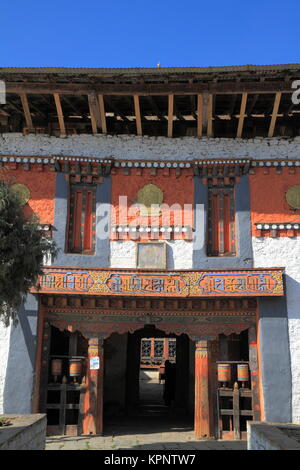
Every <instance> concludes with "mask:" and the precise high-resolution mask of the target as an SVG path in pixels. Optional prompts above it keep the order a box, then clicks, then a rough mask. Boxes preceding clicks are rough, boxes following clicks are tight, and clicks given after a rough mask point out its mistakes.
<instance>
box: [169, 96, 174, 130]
mask: <svg viewBox="0 0 300 470" xmlns="http://www.w3.org/2000/svg"><path fill="white" fill-rule="evenodd" d="M173 111H174V95H168V137H173V118H174V112H173Z"/></svg>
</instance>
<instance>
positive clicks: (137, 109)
mask: <svg viewBox="0 0 300 470" xmlns="http://www.w3.org/2000/svg"><path fill="white" fill-rule="evenodd" d="M133 101H134V113H135V122H136V133H137V135H143V131H142V120H141V108H140V99H139V97H138V95H134V96H133Z"/></svg>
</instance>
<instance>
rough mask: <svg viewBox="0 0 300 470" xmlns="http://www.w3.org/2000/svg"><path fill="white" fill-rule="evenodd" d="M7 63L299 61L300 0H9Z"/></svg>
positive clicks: (4, 40)
mask: <svg viewBox="0 0 300 470" xmlns="http://www.w3.org/2000/svg"><path fill="white" fill-rule="evenodd" d="M0 15H1V17H2V18H1V39H0V66H2V67H9V66H13V67H25V66H26V67H47V66H48V67H54V66H57V67H155V66H156V64H157V63H158V62H159V63H160V64H161V66H162V67H172V66H174V67H175V66H177V67H180V66H217V65H220V66H221V65H244V64H275V63H281V64H282V63H298V62H300V59H299V50H300V47H299V30H300V1H299V0H286V1H282V0H273V1H272V0H260V1H259V0H250V1H245V0H239V1H237V0H232V1H230V0H229V1H226V0H223V1H220V0H217V1H205V2H204V1H202V0H198V1H197V0H180V1H179V0H172V1H171V0H151V1H145V0H144V1H143V0H140V1H136V0H127V1H126V0H110V1H103V0H85V1H82V0H81V1H78V0H73V1H70V0H60V1H58V0H50V1H43V0H34V1H33V0H27V1H24V0H23V1H20V0H14V1H12V0H11V1H8V0H4V1H3V2H2V6H1V9H0Z"/></svg>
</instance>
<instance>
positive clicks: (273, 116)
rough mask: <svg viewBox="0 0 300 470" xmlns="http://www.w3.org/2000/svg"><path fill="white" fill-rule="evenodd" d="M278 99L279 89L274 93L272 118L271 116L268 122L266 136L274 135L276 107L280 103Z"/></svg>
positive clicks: (277, 107) (279, 98)
mask: <svg viewBox="0 0 300 470" xmlns="http://www.w3.org/2000/svg"><path fill="white" fill-rule="evenodd" d="M280 100H281V92H280V91H279V92H277V93H276V95H275V99H274V105H273V112H272V118H271V122H270V127H269V132H268V137H273V135H274V130H275V125H276V119H277V117H278V109H279V105H280Z"/></svg>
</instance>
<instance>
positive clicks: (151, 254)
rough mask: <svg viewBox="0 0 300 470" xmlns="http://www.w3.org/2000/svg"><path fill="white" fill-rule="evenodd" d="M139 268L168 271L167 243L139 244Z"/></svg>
mask: <svg viewBox="0 0 300 470" xmlns="http://www.w3.org/2000/svg"><path fill="white" fill-rule="evenodd" d="M136 265H137V268H139V269H166V267H167V260H166V244H165V243H151V242H149V243H139V242H138V243H137V263H136Z"/></svg>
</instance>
